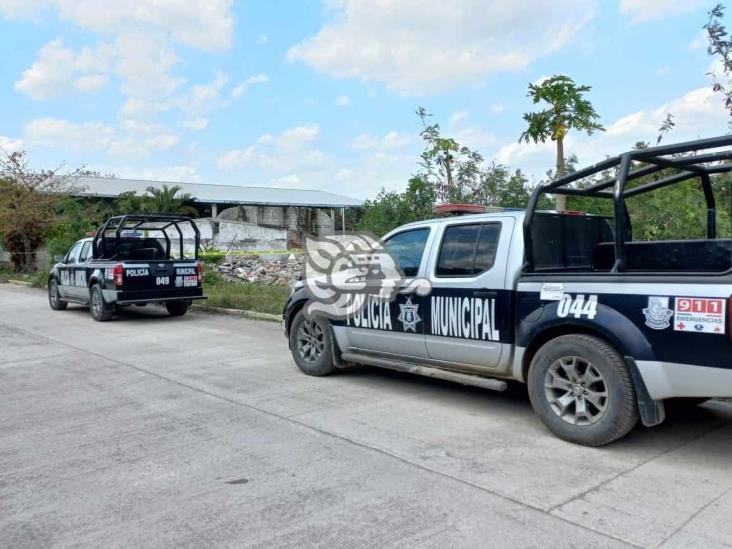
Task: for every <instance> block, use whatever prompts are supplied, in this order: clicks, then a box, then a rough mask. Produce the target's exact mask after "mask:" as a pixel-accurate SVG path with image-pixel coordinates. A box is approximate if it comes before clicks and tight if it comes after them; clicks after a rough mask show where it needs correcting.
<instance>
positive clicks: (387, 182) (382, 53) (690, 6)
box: [0, 0, 732, 198]
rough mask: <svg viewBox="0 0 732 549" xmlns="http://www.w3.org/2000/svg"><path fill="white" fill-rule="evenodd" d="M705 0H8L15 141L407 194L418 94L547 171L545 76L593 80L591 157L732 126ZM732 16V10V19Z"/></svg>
mask: <svg viewBox="0 0 732 549" xmlns="http://www.w3.org/2000/svg"><path fill="white" fill-rule="evenodd" d="M712 3H713V2H704V1H700V0H678V1H673V0H619V1H610V0H606V1H600V0H559V1H556V0H555V1H547V0H513V1H494V2H485V1H483V0H452V1H451V2H444V1H433V0H400V1H398V2H397V1H387V0H324V1H322V2H320V1H316V0H309V1H305V0H304V1H295V0H290V1H284V0H272V1H267V2H264V1H260V2H244V1H241V2H231V1H228V0H167V1H164V0H157V1H155V2H146V1H144V0H117V1H115V2H102V1H100V0H0V37H1V38H0V55H2V59H3V63H2V64H0V120H1V121H2V123H1V124H0V146H2V147H3V148H4V149H5V150H8V151H9V150H13V149H19V148H22V149H24V150H26V151H27V152H28V154H29V156H30V159H31V161H32V162H33V164H34V165H35V166H38V167H49V168H50V167H55V166H57V165H59V164H64V165H65V166H66V167H68V168H69V169H72V168H75V167H78V166H80V165H82V164H83V165H86V166H88V167H89V168H90V169H95V170H99V171H101V172H104V173H114V174H116V175H118V176H122V177H139V178H145V179H163V180H173V181H175V180H177V181H201V182H206V183H222V184H238V185H265V186H278V187H296V188H317V189H325V190H329V191H333V192H338V193H341V194H346V195H350V196H354V197H357V198H369V197H372V196H374V195H375V194H376V193H377V192H378V190H379V189H380V188H382V187H385V188H387V189H397V190H398V189H402V188H403V187H404V185H405V183H406V180H407V179H408V177H409V175H410V174H411V173H413V172H415V171H416V170H417V165H416V161H417V157H418V154H419V151H420V150H421V147H420V142H419V138H418V131H419V123H418V120H417V118H416V117H415V115H414V110H415V108H416V107H417V106H418V105H423V106H425V107H426V108H427V109H428V110H429V111H430V112H432V113H434V115H435V120H436V121H437V122H440V124H441V126H442V128H443V132H444V133H445V134H446V135H450V136H453V137H455V138H456V139H457V140H458V141H459V142H461V143H463V144H465V145H468V146H470V147H473V148H476V149H478V150H479V151H480V152H481V153H482V154H483V155H484V156H485V158H486V159H487V160H488V161H491V160H496V161H499V162H503V163H505V164H507V165H509V166H510V167H512V168H521V169H522V170H524V171H525V172H526V173H527V174H529V175H530V177H531V178H537V177H540V176H541V175H542V174H543V173H544V172H545V171H546V170H547V169H549V168H550V167H551V163H552V148H551V144H547V145H543V146H542V145H539V146H530V145H519V144H518V143H517V139H518V136H519V135H520V133H521V130H522V128H523V120H522V118H521V114H522V113H523V112H525V111H526V110H528V109H530V108H532V106H531V104H530V102H529V100H528V99H527V97H526V89H527V85H528V83H529V82H534V81H537V80H540V79H541V78H542V77H545V76H549V75H552V74H557V73H562V74H568V75H570V76H572V77H573V78H574V79H575V80H576V81H578V82H580V83H584V84H589V85H591V86H593V90H592V92H591V94H590V99H591V100H592V101H593V103H594V104H595V107H596V109H597V111H598V112H599V113H600V114H601V117H602V123H603V124H604V125H605V126H606V128H607V130H608V131H607V132H605V133H602V134H597V135H595V136H591V137H587V136H573V137H572V138H570V140H569V141H568V144H567V149H568V152H574V153H576V154H577V155H578V156H579V159H580V162H581V163H590V162H594V161H596V160H598V159H600V158H602V157H603V156H604V155H606V154H616V153H618V152H621V151H622V150H623V149H627V148H629V147H630V146H632V145H633V143H635V142H636V141H638V140H640V139H646V140H652V139H654V138H655V135H656V129H657V128H658V126H659V125H660V124H661V122H662V121H663V119H664V118H665V116H666V113H667V112H670V113H672V114H673V115H674V116H675V117H676V122H677V126H676V129H675V130H674V132H673V133H672V134H671V136H670V137H669V140H682V139H686V138H693V137H699V136H709V135H714V134H719V133H724V132H726V131H728V126H727V120H728V116H726V114H725V111H724V109H723V108H722V105H721V101H720V100H719V98H717V97H715V96H714V95H713V94H712V93H711V91H710V90H709V77H708V76H707V75H706V73H707V72H708V71H709V70H710V68H713V67H712V62H711V59H710V58H709V56H708V55H707V54H706V51H705V42H704V40H703V39H702V38H703V37H702V25H703V24H704V23H705V20H706V11H707V10H708V9H709V8H710V7H711V4H712ZM730 16H732V14H731V15H730Z"/></svg>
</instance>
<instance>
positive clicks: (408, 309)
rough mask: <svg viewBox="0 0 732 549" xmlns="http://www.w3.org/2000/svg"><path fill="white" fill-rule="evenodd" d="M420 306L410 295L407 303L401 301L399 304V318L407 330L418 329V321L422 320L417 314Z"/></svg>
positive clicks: (414, 330)
mask: <svg viewBox="0 0 732 549" xmlns="http://www.w3.org/2000/svg"><path fill="white" fill-rule="evenodd" d="M418 308H419V305H414V304H413V303H412V298H411V297H408V298H407V301H406V303H404V304H403V305H402V304H401V303H400V304H399V316H398V317H397V320H398V321H399V322H401V323H402V326H403V327H404V331H405V332H406V331H407V330H412V331H413V332H416V331H417V322H419V321H420V320H422V319H421V318H420V316H419V315H418V314H417V309H418Z"/></svg>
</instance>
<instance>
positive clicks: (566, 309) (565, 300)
mask: <svg viewBox="0 0 732 549" xmlns="http://www.w3.org/2000/svg"><path fill="white" fill-rule="evenodd" d="M596 314H597V296H596V295H591V296H589V297H587V298H586V299H585V296H584V294H577V295H576V296H571V295H569V294H564V295H563V296H562V299H561V300H560V301H559V305H558V306H557V316H558V317H559V318H567V317H568V316H570V315H571V316H573V317H574V318H581V317H583V316H584V317H587V318H589V319H593V318H595V315H596Z"/></svg>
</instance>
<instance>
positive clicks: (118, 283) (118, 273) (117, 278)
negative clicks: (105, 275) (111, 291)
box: [113, 263, 124, 286]
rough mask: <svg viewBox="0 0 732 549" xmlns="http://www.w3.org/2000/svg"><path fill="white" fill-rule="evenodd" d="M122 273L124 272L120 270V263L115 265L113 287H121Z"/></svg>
mask: <svg viewBox="0 0 732 549" xmlns="http://www.w3.org/2000/svg"><path fill="white" fill-rule="evenodd" d="M123 273H124V270H123V268H122V263H117V264H116V265H115V266H114V277H113V278H114V285H115V286H122V274H123Z"/></svg>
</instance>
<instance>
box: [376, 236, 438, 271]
mask: <svg viewBox="0 0 732 549" xmlns="http://www.w3.org/2000/svg"><path fill="white" fill-rule="evenodd" d="M429 235H430V230H429V229H427V228H424V229H412V230H411V231H404V232H402V233H397V234H395V235H393V236H392V237H391V238H389V239H388V240H387V241H386V248H387V250H389V253H391V255H392V256H394V258H395V259H396V260H397V261H398V262H399V268H400V269H401V271H402V274H404V276H406V277H413V276H417V273H418V272H419V265H420V263H422V254H424V247H425V245H426V244H427V238H428V237H429Z"/></svg>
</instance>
